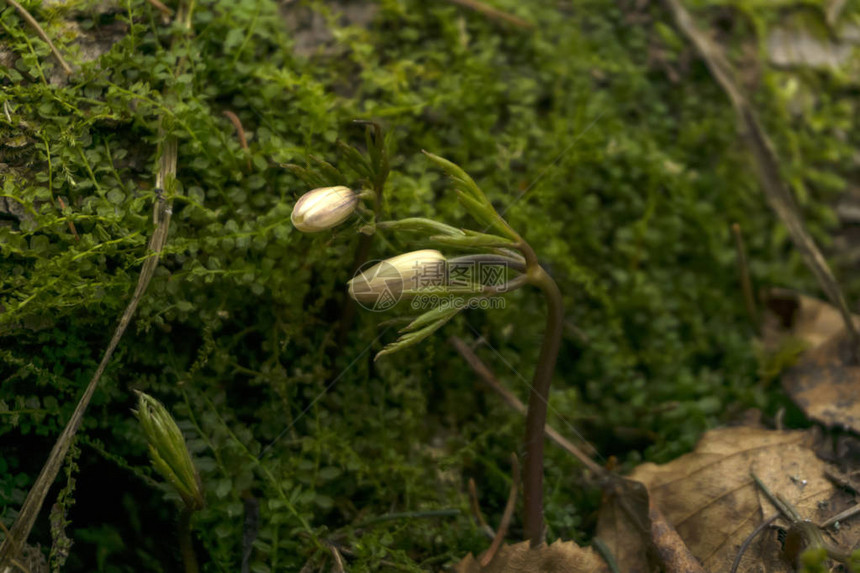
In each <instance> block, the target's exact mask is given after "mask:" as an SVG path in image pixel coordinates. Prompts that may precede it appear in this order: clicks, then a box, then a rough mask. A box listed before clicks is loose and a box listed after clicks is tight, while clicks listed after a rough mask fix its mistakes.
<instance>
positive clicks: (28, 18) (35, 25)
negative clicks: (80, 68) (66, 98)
mask: <svg viewBox="0 0 860 573" xmlns="http://www.w3.org/2000/svg"><path fill="white" fill-rule="evenodd" d="M6 3H7V4H9V5H10V6H11V7H12V8H14V9H15V11H16V12H18V14H19V15H20V16H21V17H22V18H24V20H26V21H27V23H28V24H29V25H30V27H31V28H33V29H34V30H35V31H36V33H37V34H38V35H39V37H40V38H42V40H43V41H44V42H45V43H46V44H48V47H49V48H51V53H52V54H54V57H55V58H57V61H58V62H59V63H60V66H61V67H62V68H63V71H64V72H66V74H67V75H72V68H71V67H70V66H69V64H67V63H66V60H64V59H63V56H62V54H60V51H59V50H58V49H57V47H56V46H55V45H54V42H52V41H51V38H49V37H48V34H46V33H45V30H43V29H42V26H40V25H39V22H37V21H36V19H35V18H33V16H31V15H30V13H29V12H27V10H26V8H24V7H23V6H21V5H20V4H18V3H17V2H16V1H15V0H6Z"/></svg>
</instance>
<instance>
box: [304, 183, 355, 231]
mask: <svg viewBox="0 0 860 573" xmlns="http://www.w3.org/2000/svg"><path fill="white" fill-rule="evenodd" d="M356 207H358V195H357V194H356V193H353V192H352V190H350V189H349V188H348V187H344V186H343V185H339V186H337V187H320V188H319V189H314V190H313V191H308V192H307V193H305V194H304V195H302V196H301V197H299V200H298V201H297V202H296V206H295V207H293V214H292V215H291V216H290V220H291V221H292V222H293V226H294V227H295V228H296V229H298V230H299V231H301V232H303V233H316V232H317V231H325V230H326V229H331V228H332V227H336V226H337V225H340V224H341V223H343V222H344V221H346V219H348V218H349V216H350V215H352V213H353V212H354V211H355V209H356Z"/></svg>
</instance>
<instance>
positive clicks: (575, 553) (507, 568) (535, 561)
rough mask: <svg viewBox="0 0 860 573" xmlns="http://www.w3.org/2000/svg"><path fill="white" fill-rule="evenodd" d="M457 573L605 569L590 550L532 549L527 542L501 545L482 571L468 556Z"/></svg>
mask: <svg viewBox="0 0 860 573" xmlns="http://www.w3.org/2000/svg"><path fill="white" fill-rule="evenodd" d="M455 571H457V573H608V572H609V568H608V567H607V566H606V563H605V562H604V561H603V559H602V558H601V557H600V556H599V555H598V554H597V553H596V552H595V551H594V549H592V548H591V547H579V546H578V545H577V544H576V543H574V542H572V541H556V542H555V543H552V544H550V545H541V546H540V547H537V548H535V549H531V548H530V547H529V542H528V541H523V542H522V543H517V544H516V545H504V546H502V547H501V548H500V549H499V552H498V553H496V556H495V557H494V558H493V560H492V561H490V564H489V565H487V566H486V567H483V568H482V567H481V565H480V562H479V559H476V558H475V557H473V556H472V554H471V553H470V554H469V555H467V556H466V558H465V559H463V560H462V561H461V562H460V563H458V564H457V566H456V569H455Z"/></svg>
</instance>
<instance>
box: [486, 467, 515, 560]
mask: <svg viewBox="0 0 860 573" xmlns="http://www.w3.org/2000/svg"><path fill="white" fill-rule="evenodd" d="M511 474H512V475H513V482H512V483H511V493H510V494H508V503H507V504H506V505H505V512H504V513H503V514H502V520H501V521H500V522H499V529H498V531H496V536H495V537H494V538H493V542H492V543H490V548H489V549H487V552H486V553H484V556H483V557H481V567H486V566H487V565H489V564H490V561H492V560H493V557H495V556H496V553H498V551H499V548H500V547H501V546H502V542H503V541H504V540H505V536H506V535H507V534H508V527H510V525H511V518H513V516H514V509H516V507H517V491H518V490H519V489H520V464H519V462H518V461H517V455H516V454H511Z"/></svg>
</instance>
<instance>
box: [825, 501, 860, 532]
mask: <svg viewBox="0 0 860 573" xmlns="http://www.w3.org/2000/svg"><path fill="white" fill-rule="evenodd" d="M858 513H860V503H858V504H857V505H854V506H852V507H849V508H848V509H846V510H845V511H840V512H839V513H837V514H836V515H834V516H833V517H831V518H829V519H828V520H827V521H825V522H824V523H822V524H821V525H819V526H818V527H820V528H821V529H827V528H828V527H830V526H831V525H833V524H834V523H836V522H837V521H845V520H846V519H848V518H849V517H854V516H855V515H857V514H858Z"/></svg>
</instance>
